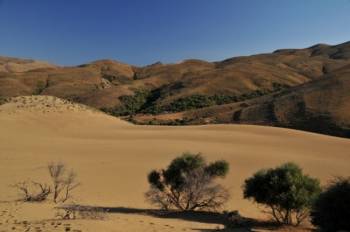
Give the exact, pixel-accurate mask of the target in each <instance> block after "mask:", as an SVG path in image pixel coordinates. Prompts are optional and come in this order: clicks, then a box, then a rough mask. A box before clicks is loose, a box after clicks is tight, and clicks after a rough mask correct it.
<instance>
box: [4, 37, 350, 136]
mask: <svg viewBox="0 0 350 232" xmlns="http://www.w3.org/2000/svg"><path fill="white" fill-rule="evenodd" d="M28 62H29V63H28ZM10 63H11V64H12V63H16V68H9V67H12V66H11V65H9V64H10ZM34 64H35V65H34ZM39 64H40V65H39ZM39 64H38V62H36V61H28V60H20V59H14V58H12V59H10V58H1V59H0V97H13V96H21V95H51V96H56V97H60V98H64V99H68V100H71V101H75V102H78V103H83V104H86V105H89V106H92V107H95V108H98V109H101V110H103V111H105V112H108V113H110V114H112V115H115V116H122V117H124V118H126V119H128V120H131V121H133V122H135V123H141V124H172V125H177V124H206V123H249V124H262V125H273V126H282V127H291V128H295V129H302V130H308V131H314V132H319V133H325V134H331V135H338V136H345V137H349V136H350V135H349V134H350V133H349V128H350V116H349V112H350V106H349V103H348V102H349V101H348V99H349V97H350V96H349V95H350V85H349V81H348V79H349V72H350V42H347V43H343V44H339V45H335V46H331V45H325V44H318V45H315V46H312V47H309V48H305V49H281V50H277V51H275V52H273V53H268V54H259V55H253V56H246V57H235V58H231V59H227V60H223V61H219V62H206V61H202V60H185V61H182V62H180V63H176V64H162V63H155V64H153V65H149V66H145V67H136V66H132V65H128V64H123V63H120V62H117V61H113V60H100V61H95V62H92V63H89V64H84V65H80V66H76V67H57V66H53V65H48V64H43V65H41V64H42V63H40V62H39ZM34 67H35V68H34Z"/></svg>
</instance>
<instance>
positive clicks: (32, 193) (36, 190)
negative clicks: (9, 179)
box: [13, 181, 51, 202]
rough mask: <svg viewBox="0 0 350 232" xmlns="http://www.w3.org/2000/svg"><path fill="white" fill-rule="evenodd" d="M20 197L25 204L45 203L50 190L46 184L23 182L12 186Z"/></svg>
mask: <svg viewBox="0 0 350 232" xmlns="http://www.w3.org/2000/svg"><path fill="white" fill-rule="evenodd" d="M13 187H14V188H16V189H18V190H19V191H20V193H21V195H22V197H21V200H23V201H26V202H42V201H45V200H46V199H47V198H48V196H49V195H50V193H51V188H50V187H49V186H48V185H47V184H42V183H38V182H34V181H31V182H29V181H23V182H19V183H17V184H15V185H13Z"/></svg>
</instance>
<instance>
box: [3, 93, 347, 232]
mask: <svg viewBox="0 0 350 232" xmlns="http://www.w3.org/2000/svg"><path fill="white" fill-rule="evenodd" d="M186 151H189V152H195V153H197V152H201V153H202V154H203V155H204V156H205V157H206V158H207V160H208V161H211V160H216V159H225V160H227V161H228V162H229V163H230V173H229V175H228V176H227V177H226V179H225V180H223V184H224V185H225V186H227V187H228V188H229V189H230V192H231V195H232V197H231V200H230V201H229V202H228V204H227V205H226V206H225V208H224V209H225V210H238V211H239V212H240V213H241V214H242V215H243V216H247V217H253V218H257V219H261V218H264V217H265V216H264V215H263V214H262V213H261V211H260V210H261V209H260V208H258V207H257V206H256V205H255V204H253V203H251V202H249V201H248V200H244V199H243V197H242V189H241V186H242V184H243V182H244V179H245V178H247V177H249V176H250V175H252V174H253V173H254V172H256V171H258V170H259V169H261V168H268V167H274V166H276V165H279V164H281V163H284V162H289V161H293V162H296V163H297V164H299V165H300V166H301V167H302V168H303V169H304V171H305V172H306V173H307V174H309V175H312V176H315V177H318V178H319V179H320V180H321V182H322V184H326V183H327V182H328V181H329V180H331V179H332V178H333V177H334V176H348V175H350V152H349V151H350V140H348V139H343V138H337V137H331V136H325V135H319V134H313V133H307V132H301V131H296V130H290V129H282V128H273V127H263V126H249V125H206V126H183V127H170V126H136V125H132V124H129V123H127V122H125V121H122V120H120V119H117V118H115V117H112V116H108V115H106V114H103V113H101V112H99V111H95V110H92V109H90V108H87V107H84V106H81V105H76V104H72V103H69V102H67V101H64V100H61V99H58V98H54V97H48V96H40V97H39V96H31V97H18V98H14V99H12V100H11V102H9V103H6V104H3V105H0V161H1V162H0V176H1V178H0V186H1V188H0V231H9V230H11V231H26V230H25V229H28V228H30V230H27V231H68V229H67V228H69V230H70V231H211V230H213V231H214V230H215V229H216V228H222V227H223V226H222V225H219V224H217V223H208V222H206V221H204V220H203V221H200V220H185V219H182V218H159V217H152V216H147V215H144V214H143V213H142V212H144V211H143V209H150V208H152V206H150V205H149V204H148V203H147V202H145V200H144V196H143V194H144V192H145V191H146V190H147V189H148V183H147V179H146V176H147V174H148V172H149V171H150V170H152V169H157V168H163V167H165V166H166V165H167V164H169V162H170V161H171V160H172V159H173V158H175V157H176V156H178V155H180V154H181V153H182V152H186ZM49 162H64V163H65V164H66V165H67V166H69V167H71V168H73V169H74V170H75V171H76V172H77V174H78V177H79V181H80V182H81V186H80V188H78V189H77V190H76V191H74V199H73V200H74V202H76V203H78V204H82V205H90V206H101V207H109V208H111V211H113V212H111V213H108V215H107V216H106V218H105V219H104V220H74V221H73V220H72V221H63V222H60V221H58V220H53V219H54V209H53V208H54V207H55V205H53V204H51V203H40V204H28V203H20V202H15V200H16V199H18V194H17V192H16V190H15V189H14V188H12V187H11V184H14V183H16V182H19V181H22V180H28V179H31V180H40V181H43V182H48V181H49V179H48V177H47V176H48V175H47V168H46V166H47V164H48V163H49ZM23 221H27V223H30V224H31V225H30V226H28V225H25V223H23Z"/></svg>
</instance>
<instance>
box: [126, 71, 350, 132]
mask: <svg viewBox="0 0 350 232" xmlns="http://www.w3.org/2000/svg"><path fill="white" fill-rule="evenodd" d="M133 119H134V120H136V121H137V122H138V123H151V124H203V123H245V124H261V125H272V126H281V127H290V128H295V129H300V130H306V131H312V132H318V133H324V134H330V135H337V136H342V137H350V65H347V66H345V67H343V68H340V69H338V70H336V71H334V72H331V73H329V74H325V75H324V76H322V78H320V79H318V80H314V81H312V82H309V83H306V84H303V85H301V86H297V87H293V88H290V89H286V90H282V91H279V92H276V93H272V94H268V95H266V96H262V97H259V98H255V99H252V100H247V101H243V102H239V103H233V104H226V105H222V106H213V107H206V108H202V109H197V110H191V111H186V112H181V113H177V114H166V115H160V116H149V115H140V116H137V117H135V118H133Z"/></svg>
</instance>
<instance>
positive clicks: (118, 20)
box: [0, 0, 350, 65]
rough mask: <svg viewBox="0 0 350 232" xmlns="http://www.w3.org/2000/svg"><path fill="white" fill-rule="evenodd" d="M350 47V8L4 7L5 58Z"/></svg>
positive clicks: (320, 3) (280, 3)
mask: <svg viewBox="0 0 350 232" xmlns="http://www.w3.org/2000/svg"><path fill="white" fill-rule="evenodd" d="M348 40H350V0H0V55H5V56H14V57H25V58H34V59H41V60H47V61H49V62H52V63H56V64H61V65H76V64H81V63H85V62H89V61H92V60H96V59H102V58H110V59H116V60H119V61H123V62H126V63H130V64H135V65H145V64H150V63H153V62H156V61H161V62H165V63H169V62H177V61H180V60H183V59H187V58H198V59H205V60H210V61H212V60H222V59H225V58H228V57H232V56H238V55H249V54H254V53H260V52H270V51H273V50H275V49H278V48H300V47H307V46H310V45H313V44H315V43H321V42H322V43H330V44H337V43H341V42H345V41H348Z"/></svg>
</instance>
